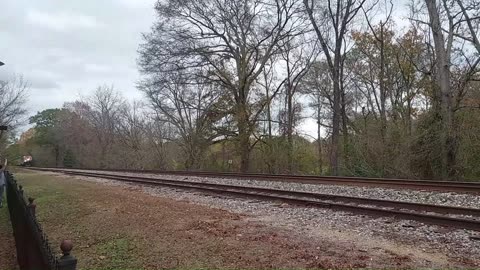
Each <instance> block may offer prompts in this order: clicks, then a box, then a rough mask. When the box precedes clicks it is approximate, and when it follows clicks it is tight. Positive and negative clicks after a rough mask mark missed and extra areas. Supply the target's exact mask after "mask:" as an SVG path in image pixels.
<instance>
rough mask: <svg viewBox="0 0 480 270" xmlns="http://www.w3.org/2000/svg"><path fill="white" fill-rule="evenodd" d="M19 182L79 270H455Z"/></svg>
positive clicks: (251, 221) (55, 183)
mask: <svg viewBox="0 0 480 270" xmlns="http://www.w3.org/2000/svg"><path fill="white" fill-rule="evenodd" d="M16 177H17V180H18V181H19V182H20V183H21V184H23V185H24V189H25V192H26V194H27V195H28V196H32V197H34V198H36V204H37V217H38V219H39V221H40V222H41V224H42V225H43V227H44V229H45V230H46V232H47V234H48V236H49V239H50V243H52V245H55V249H56V250H59V249H58V247H57V246H58V245H59V243H60V242H61V241H62V240H63V239H71V240H73V242H74V249H73V254H74V255H75V256H76V257H77V258H78V261H79V269H166V268H180V269H193V268H195V269H200V268H209V269H212V268H217V269H218V268H236V269H238V268H262V269H265V268H283V269H286V268H288V269H291V268H363V267H369V268H418V267H426V266H427V267H430V266H433V267H451V266H452V264H451V263H452V262H447V261H445V260H444V257H442V256H438V257H441V259H438V258H437V257H436V256H435V255H432V256H431V258H427V259H425V258H417V257H416V255H415V253H416V252H415V247H411V248H412V250H411V251H410V252H409V254H410V256H404V255H401V254H398V253H396V252H392V251H391V250H383V249H382V248H378V249H377V252H375V254H368V253H366V252H365V250H363V249H361V248H359V247H358V246H357V245H356V243H355V242H353V241H349V240H348V239H341V240H342V241H338V237H337V236H335V235H330V236H329V233H328V232H319V234H318V237H312V236H305V235H301V234H298V233H296V231H295V228H287V227H286V228H279V227H272V226H268V222H262V221H261V217H260V218H259V217H251V216H248V215H239V214H232V213H229V212H227V211H224V210H219V209H214V208H209V207H205V206H200V205H195V204H190V203H188V202H182V201H176V200H172V199H166V198H161V197H156V196H151V195H148V194H146V193H144V192H143V191H142V190H141V189H140V188H125V187H116V186H107V185H102V184H100V183H94V182H89V181H82V180H78V179H75V178H71V177H67V176H55V175H52V174H46V173H33V172H21V173H17V174H16ZM0 213H3V212H0ZM0 215H3V214H0ZM1 217H3V216H1ZM1 222H3V219H2V221H1ZM1 222H0V226H2V225H1ZM1 230H2V227H0V241H1V239H2V231H1ZM342 237H345V236H344V235H343V236H342ZM352 239H353V238H352ZM0 243H1V242H0ZM1 250H3V248H2V249H1ZM0 256H1V255H0ZM0 259H1V261H3V257H0ZM420 261H422V262H425V261H428V262H430V263H431V264H430V265H424V264H419V262H420ZM0 265H1V264H0ZM459 266H463V265H459ZM0 269H4V268H0Z"/></svg>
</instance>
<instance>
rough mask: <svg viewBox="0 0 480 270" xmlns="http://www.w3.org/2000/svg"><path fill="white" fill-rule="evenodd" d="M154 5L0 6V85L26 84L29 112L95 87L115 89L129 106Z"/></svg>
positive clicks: (138, 1)
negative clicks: (20, 80)
mask: <svg viewBox="0 0 480 270" xmlns="http://www.w3.org/2000/svg"><path fill="white" fill-rule="evenodd" d="M154 3H155V0H100V1H99V0H82V1H65V0H42V1H32V0H2V1H1V3H0V10H1V13H2V15H1V16H0V61H3V62H5V63H6V65H5V66H3V67H0V79H5V78H7V77H9V76H12V74H21V75H23V76H24V78H25V79H26V80H27V81H28V82H29V83H30V86H31V87H30V88H31V89H30V93H29V102H28V110H29V112H30V114H35V113H36V112H37V111H40V110H43V109H47V108H53V107H61V106H62V105H63V103H64V102H66V101H73V100H75V99H76V98H78V97H79V96H80V95H82V96H84V95H88V94H89V93H90V92H92V91H93V90H94V89H95V88H96V86H98V85H101V84H108V85H111V84H113V85H114V86H115V88H116V89H118V90H120V91H121V92H122V93H123V95H124V96H125V97H126V98H128V99H129V100H132V99H140V98H142V94H141V93H140V92H139V91H138V90H137V89H136V88H135V82H136V81H137V80H138V78H139V74H138V72H137V67H136V59H137V52H136V51H137V48H138V45H139V43H140V42H141V33H142V32H147V31H149V29H150V27H151V25H152V23H153V21H154V11H153V6H154Z"/></svg>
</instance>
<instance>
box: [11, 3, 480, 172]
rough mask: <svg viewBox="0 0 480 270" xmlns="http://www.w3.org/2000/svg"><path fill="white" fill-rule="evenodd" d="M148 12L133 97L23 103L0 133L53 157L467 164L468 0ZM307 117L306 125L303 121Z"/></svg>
mask: <svg viewBox="0 0 480 270" xmlns="http://www.w3.org/2000/svg"><path fill="white" fill-rule="evenodd" d="M400 10H408V12H409V14H408V15H407V16H408V18H398V17H397V16H395V14H396V13H398V11H400ZM155 11H156V14H157V17H156V21H155V23H154V25H153V26H152V28H151V30H150V31H149V32H148V33H145V34H143V42H142V44H140V46H139V50H138V67H139V70H140V72H141V74H142V77H141V79H140V81H139V82H138V89H139V90H140V91H142V92H143V93H144V94H145V97H146V98H145V100H144V101H143V103H139V102H127V101H126V100H125V99H124V98H122V97H121V96H120V95H119V94H118V92H116V91H115V90H114V89H113V88H112V87H105V86H102V87H99V88H98V90H97V91H96V92H95V94H94V95H92V96H91V97H88V98H86V99H85V100H80V101H76V102H73V103H68V104H65V106H64V107H63V108H61V109H52V110H46V111H43V112H40V113H39V114H37V115H36V116H34V117H32V118H31V119H30V121H31V123H32V124H34V125H35V127H34V128H33V129H32V130H30V131H29V133H28V134H24V136H23V139H21V140H20V142H18V143H17V144H15V145H14V146H13V147H17V148H18V149H21V148H23V150H22V151H27V152H28V151H30V152H32V153H33V152H34V151H37V152H38V153H40V152H41V153H42V154H37V155H35V157H36V159H37V160H38V162H45V164H46V163H49V164H54V165H58V166H60V165H66V164H67V163H68V165H70V164H71V166H86V167H95V166H99V167H103V168H106V167H123V168H161V169H189V170H196V169H204V170H231V171H243V172H246V171H257V172H268V173H309V174H331V175H358V176H376V177H409V178H429V179H430V178H434V179H454V180H456V179H475V178H478V177H479V176H480V170H479V169H478V168H477V167H478V166H476V164H477V163H478V162H479V161H480V155H479V151H478V150H479V149H480V148H479V146H480V145H479V144H480V138H479V136H478V134H480V132H479V131H480V130H479V129H480V126H479V125H478V124H477V123H478V121H477V120H478V118H480V113H479V108H480V99H479V98H480V96H479V95H480V88H479V79H480V77H479V64H480V42H479V39H478V33H479V32H480V29H479V25H480V14H479V13H480V1H478V0H467V1H465V0H463V1H462V0H412V1H410V2H408V3H404V4H402V5H399V4H397V3H396V2H394V1H382V0H376V1H371V0H328V1H317V0H262V1H259V0H239V1H229V0H202V1H196V0H167V1H158V2H157V3H156V5H155ZM399 19H402V20H405V21H408V23H407V25H406V26H404V27H400V26H398V25H396V22H398V21H399ZM305 118H313V119H315V121H316V125H317V128H316V130H317V134H316V136H313V134H311V135H308V134H302V133H301V132H300V129H299V125H300V124H301V123H302V121H304V120H305ZM18 149H17V150H18ZM42 151H43V152H42ZM37 156H38V157H37ZM42 159H44V160H42Z"/></svg>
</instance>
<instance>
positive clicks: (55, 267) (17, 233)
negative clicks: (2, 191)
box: [5, 172, 77, 270]
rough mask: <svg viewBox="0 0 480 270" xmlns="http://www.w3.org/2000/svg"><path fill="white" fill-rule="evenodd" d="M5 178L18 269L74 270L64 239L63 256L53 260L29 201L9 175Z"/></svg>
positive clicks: (67, 245)
mask: <svg viewBox="0 0 480 270" xmlns="http://www.w3.org/2000/svg"><path fill="white" fill-rule="evenodd" d="M5 176H6V179H7V203H8V211H9V213H10V220H11V222H12V228H13V235H14V238H15V245H16V250H17V261H18V265H19V267H20V270H75V269H76V265H77V259H76V258H74V257H73V256H72V255H70V251H71V250H72V247H73V245H72V242H71V241H69V240H64V241H63V242H62V243H61V245H60V248H61V250H62V253H63V256H61V257H60V258H57V257H56V256H55V253H54V252H53V250H52V249H51V247H50V243H49V242H48V238H47V235H46V234H45V232H44V231H43V229H42V227H41V226H40V224H39V223H38V221H37V218H36V216H35V214H36V204H35V202H34V199H33V198H28V202H27V201H26V200H25V197H24V191H23V188H22V186H21V185H19V184H18V183H17V181H16V180H15V179H14V177H13V175H12V174H11V173H10V172H5Z"/></svg>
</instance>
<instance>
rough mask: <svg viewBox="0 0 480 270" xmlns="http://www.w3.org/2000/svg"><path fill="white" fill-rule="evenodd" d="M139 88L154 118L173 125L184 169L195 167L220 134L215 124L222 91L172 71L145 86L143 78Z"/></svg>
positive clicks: (220, 112)
mask: <svg viewBox="0 0 480 270" xmlns="http://www.w3.org/2000/svg"><path fill="white" fill-rule="evenodd" d="M141 89H142V90H143V91H144V92H145V93H146V95H147V98H148V99H149V101H150V102H151V105H152V108H153V109H154V110H155V111H156V113H157V116H158V119H157V121H160V122H162V121H163V122H167V123H170V124H171V125H173V126H174V127H175V128H176V131H177V134H178V135H179V137H180V140H179V141H178V142H179V144H180V145H181V147H182V149H183V150H184V154H185V156H186V159H185V168H186V169H198V168H199V167H200V162H201V160H202V157H203V156H204V153H205V150H206V149H207V148H208V146H210V145H211V144H213V143H214V141H215V139H216V138H218V137H219V136H220V135H221V134H219V133H218V132H216V130H215V123H216V122H217V121H218V120H219V119H220V118H222V115H223V110H221V109H220V108H221V104H222V94H223V91H222V90H221V89H219V88H218V87H215V86H212V85H210V84H202V83H197V84H194V83H193V82H192V81H187V80H186V79H185V78H184V77H183V76H181V74H178V73H173V72H172V73H170V76H168V77H165V78H164V80H162V81H161V82H160V81H155V83H153V84H150V85H148V83H147V82H146V81H144V82H143V84H142V88H141ZM172 140H174V139H173V138H172Z"/></svg>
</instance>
